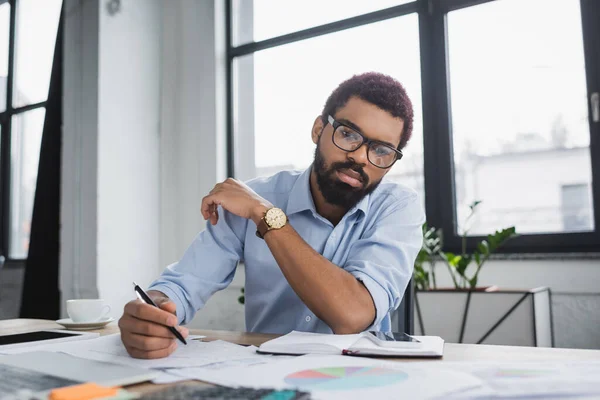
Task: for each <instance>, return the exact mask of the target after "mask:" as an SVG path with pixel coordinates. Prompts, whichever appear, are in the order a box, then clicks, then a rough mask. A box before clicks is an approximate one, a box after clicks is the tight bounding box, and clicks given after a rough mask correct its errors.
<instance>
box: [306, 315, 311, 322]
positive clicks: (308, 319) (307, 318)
mask: <svg viewBox="0 0 600 400" xmlns="http://www.w3.org/2000/svg"><path fill="white" fill-rule="evenodd" d="M311 319H312V318H311V317H310V315H307V316H306V318H304V320H305V321H306V322H310V320H311Z"/></svg>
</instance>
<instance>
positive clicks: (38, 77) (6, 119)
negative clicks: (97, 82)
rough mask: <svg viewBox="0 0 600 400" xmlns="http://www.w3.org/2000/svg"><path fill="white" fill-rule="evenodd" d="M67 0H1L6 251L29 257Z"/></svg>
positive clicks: (1, 183) (0, 144)
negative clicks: (44, 132) (50, 93)
mask: <svg viewBox="0 0 600 400" xmlns="http://www.w3.org/2000/svg"><path fill="white" fill-rule="evenodd" d="M61 6H62V1H61V0H45V1H43V2H39V1H37V0H11V1H6V0H5V1H2V0H0V127H1V133H2V136H1V141H0V149H1V150H0V166H1V168H0V171H1V174H0V187H1V191H2V196H1V199H0V211H1V223H2V224H1V229H0V239H1V240H0V255H3V256H8V257H7V258H8V259H9V260H10V259H24V258H27V253H28V249H29V232H30V226H31V214H32V210H33V200H34V196H35V188H36V181H37V172H38V162H39V155H40V145H41V138H42V130H43V125H44V117H45V112H46V109H45V106H46V99H47V96H48V88H49V84H50V73H51V70H52V62H53V57H54V46H55V42H56V33H57V30H58V21H59V16H60V10H61Z"/></svg>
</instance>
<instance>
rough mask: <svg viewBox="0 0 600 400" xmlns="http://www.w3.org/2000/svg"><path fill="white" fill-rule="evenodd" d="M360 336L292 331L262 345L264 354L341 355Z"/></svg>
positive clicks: (261, 349)
mask: <svg viewBox="0 0 600 400" xmlns="http://www.w3.org/2000/svg"><path fill="white" fill-rule="evenodd" d="M359 338H360V335H329V334H325V333H312V332H298V331H292V332H290V333H288V334H287V335H284V336H281V337H278V338H277V339H273V340H269V341H268V342H265V343H263V344H262V345H261V346H260V348H259V350H260V351H264V352H277V353H290V354H310V353H313V354H314V353H321V354H324V353H328V354H341V353H342V350H345V349H347V348H349V347H350V346H352V343H354V342H356V341H357V340H358V339H359Z"/></svg>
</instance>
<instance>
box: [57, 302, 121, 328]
mask: <svg viewBox="0 0 600 400" xmlns="http://www.w3.org/2000/svg"><path fill="white" fill-rule="evenodd" d="M109 312H110V306H109V305H108V304H106V303H105V301H104V300H102V299H75V300H67V314H69V317H70V318H71V321H73V322H77V323H82V322H98V321H100V320H101V319H103V318H105V317H107V316H108V313H109Z"/></svg>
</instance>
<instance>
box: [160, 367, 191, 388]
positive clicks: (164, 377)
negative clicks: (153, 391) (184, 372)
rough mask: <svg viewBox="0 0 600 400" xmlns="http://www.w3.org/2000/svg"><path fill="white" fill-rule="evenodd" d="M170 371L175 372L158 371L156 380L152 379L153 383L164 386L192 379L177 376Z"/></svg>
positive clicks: (167, 370)
mask: <svg viewBox="0 0 600 400" xmlns="http://www.w3.org/2000/svg"><path fill="white" fill-rule="evenodd" d="M169 371H174V370H173V369H165V370H162V371H158V372H157V373H158V375H157V376H156V378H154V379H152V383H154V384H156V385H163V384H165V383H175V382H181V381H188V380H190V378H187V377H185V376H180V375H175V374H172V373H171V372H169Z"/></svg>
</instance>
